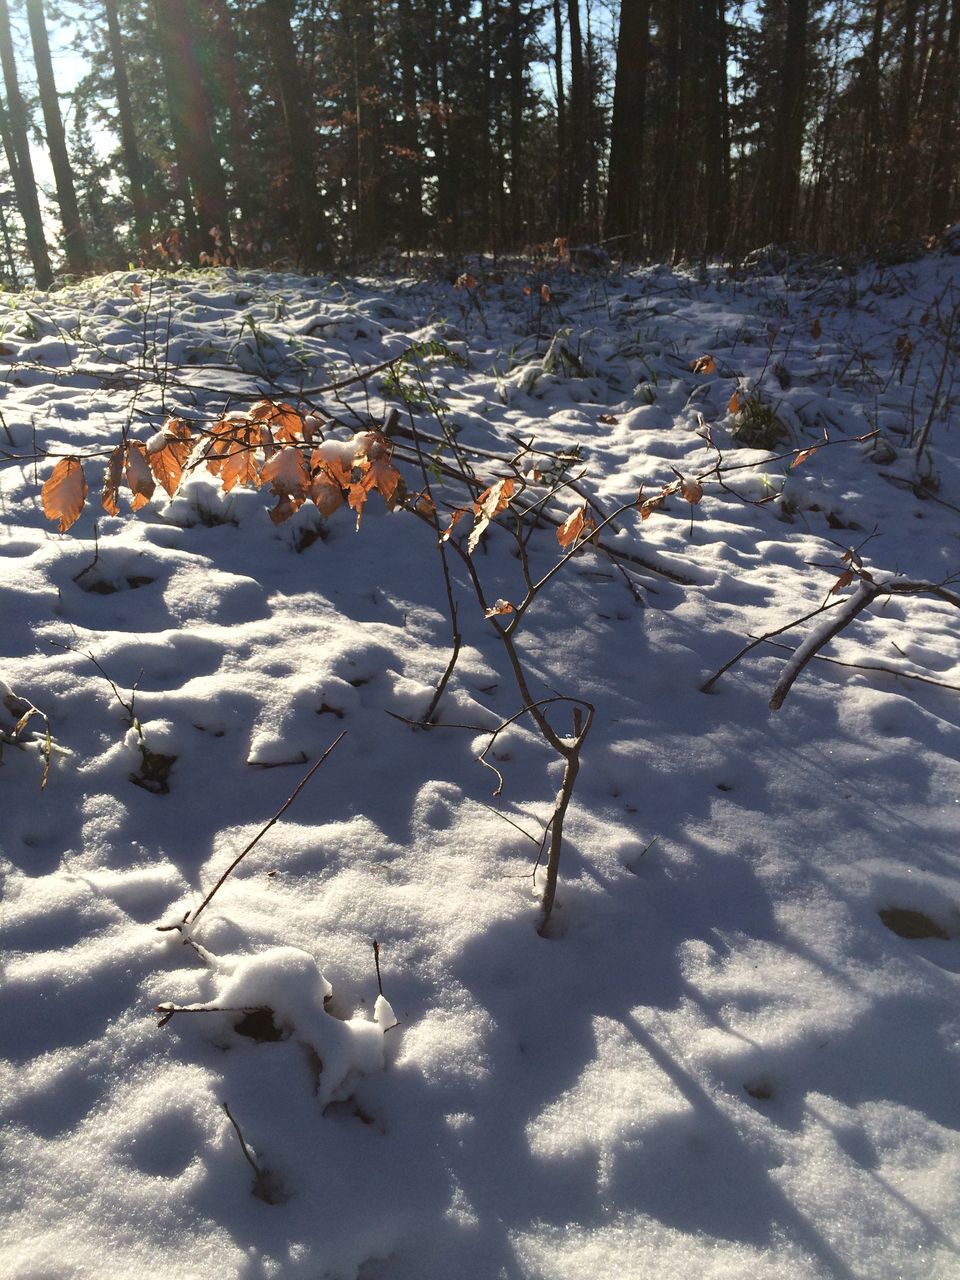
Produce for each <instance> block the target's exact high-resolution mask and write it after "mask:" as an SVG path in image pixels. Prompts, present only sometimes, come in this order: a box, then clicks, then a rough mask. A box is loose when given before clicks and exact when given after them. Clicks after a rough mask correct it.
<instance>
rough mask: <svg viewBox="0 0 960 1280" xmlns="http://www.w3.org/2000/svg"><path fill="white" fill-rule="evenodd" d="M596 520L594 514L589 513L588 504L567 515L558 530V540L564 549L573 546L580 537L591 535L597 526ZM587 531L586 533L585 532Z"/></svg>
mask: <svg viewBox="0 0 960 1280" xmlns="http://www.w3.org/2000/svg"><path fill="white" fill-rule="evenodd" d="M596 527H597V526H596V522H595V521H594V519H593V516H591V515H588V514H587V504H586V503H584V504H583V506H582V507H578V508H577V510H576V511H574V512H573V514H572V515H569V516H567V518H566V520H564V522H563V524H562V525H561V526H560V528H559V529H558V530H557V541H558V542H559V543H560V545H561V547H563V549H564V551H566V549H567V548H568V547H572V546H573V545H574V544H575V543H576V542H577V541H578V539H580V538H583V537H589V536H590V534H591V533H592V532H593V530H594V529H595V528H596ZM584 531H586V533H585V532H584Z"/></svg>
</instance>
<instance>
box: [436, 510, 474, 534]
mask: <svg viewBox="0 0 960 1280" xmlns="http://www.w3.org/2000/svg"><path fill="white" fill-rule="evenodd" d="M466 514H467V512H466V508H465V507H458V508H457V509H456V511H454V513H453V515H452V516H451V517H450V523H449V524H448V525H447V527H446V528H445V529H444V531H443V533H441V535H440V541H441V542H446V541H447V539H448V538H449V537H450V535H451V533H453V530H454V528H455V527H456V526H457V525H458V524H459V523H460V521H461V520H462V519H463V517H464V516H465V515H466Z"/></svg>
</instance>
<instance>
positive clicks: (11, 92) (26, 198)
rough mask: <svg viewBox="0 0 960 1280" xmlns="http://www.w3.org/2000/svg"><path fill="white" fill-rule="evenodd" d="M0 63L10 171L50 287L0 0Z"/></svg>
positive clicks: (40, 282) (38, 270) (37, 263)
mask: <svg viewBox="0 0 960 1280" xmlns="http://www.w3.org/2000/svg"><path fill="white" fill-rule="evenodd" d="M0 63H2V66H3V81H4V85H5V87H6V93H7V127H8V130H9V136H10V148H11V152H10V154H11V155H12V156H13V157H14V162H13V163H11V165H10V173H11V176H12V178H13V181H14V187H15V190H16V193H17V206H18V207H19V210H20V216H21V218H22V219H23V225H24V230H25V231H26V235H27V251H28V253H29V254H30V261H31V262H32V263H33V274H34V276H35V278H36V281H37V287H38V288H39V289H47V288H49V286H50V282H51V281H52V279H53V272H52V271H51V270H50V257H49V254H48V253H47V241H46V237H45V236H44V233H43V216H42V214H41V212H40V197H39V196H38V194H37V182H36V178H35V177H34V173H33V161H32V160H31V158H30V143H29V140H28V138H27V109H26V107H25V106H24V102H23V98H22V97H21V95H20V84H19V81H18V80H17V64H16V59H15V57H14V52H13V37H12V35H11V32H10V11H9V9H8V8H7V0H0Z"/></svg>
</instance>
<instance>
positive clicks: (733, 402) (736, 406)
mask: <svg viewBox="0 0 960 1280" xmlns="http://www.w3.org/2000/svg"><path fill="white" fill-rule="evenodd" d="M746 401H747V397H746V396H745V395H744V394H743V392H742V391H741V390H740V388H739V387H737V389H736V391H734V393H733V395H732V396H731V397H730V399H729V400H728V401H727V413H739V412H740V410H741V409H742V408H743V406H744V405H745V404H746Z"/></svg>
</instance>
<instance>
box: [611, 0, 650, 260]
mask: <svg viewBox="0 0 960 1280" xmlns="http://www.w3.org/2000/svg"><path fill="white" fill-rule="evenodd" d="M649 57H650V0H623V3H622V4H621V6H620V33H619V37H618V39H617V72H616V81H615V84H614V91H613V118H612V121H611V126H610V171H609V180H608V187H607V208H606V217H605V222H604V235H605V236H606V238H607V239H608V240H613V239H618V240H620V241H621V243H620V245H618V248H622V249H623V250H624V251H625V252H630V253H636V252H639V250H640V246H641V241H642V237H643V229H642V228H641V225H640V198H641V189H642V188H641V183H642V178H643V160H644V132H645V127H646V126H645V120H644V111H645V108H646V97H647V63H648V61H649Z"/></svg>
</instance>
